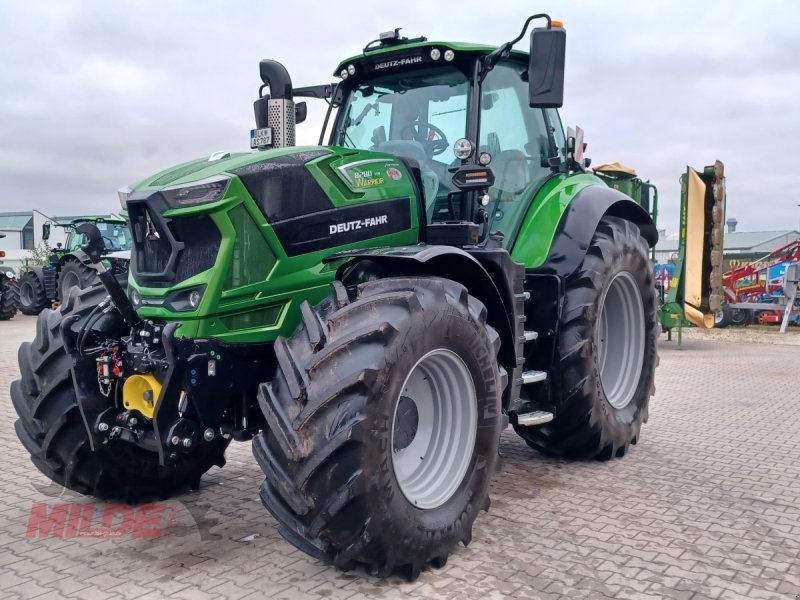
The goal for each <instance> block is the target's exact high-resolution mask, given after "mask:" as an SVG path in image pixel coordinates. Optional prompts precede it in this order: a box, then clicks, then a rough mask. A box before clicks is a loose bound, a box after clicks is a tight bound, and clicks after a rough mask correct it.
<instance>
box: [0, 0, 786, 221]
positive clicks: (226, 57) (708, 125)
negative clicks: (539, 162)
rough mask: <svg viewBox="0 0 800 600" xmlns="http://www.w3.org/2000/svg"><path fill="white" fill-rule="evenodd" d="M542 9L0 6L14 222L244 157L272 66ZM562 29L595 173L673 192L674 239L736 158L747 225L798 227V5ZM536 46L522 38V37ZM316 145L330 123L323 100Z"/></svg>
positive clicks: (665, 204)
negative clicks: (629, 173)
mask: <svg viewBox="0 0 800 600" xmlns="http://www.w3.org/2000/svg"><path fill="white" fill-rule="evenodd" d="M530 7H531V5H530V3H528V2H521V1H511V2H503V3H494V4H492V5H491V10H487V5H486V4H485V3H483V2H477V1H474V0H471V1H465V2H444V1H442V2H438V3H432V2H421V1H419V2H408V3H405V4H403V5H402V10H400V8H399V7H398V5H397V3H390V2H382V3H376V2H365V1H363V0H358V1H354V2H348V3H347V6H346V8H344V7H343V5H342V4H341V3H338V4H337V3H329V2H323V1H319V0H317V1H307V2H304V3H302V4H301V5H288V4H285V3H284V4H278V3H267V2H258V1H255V0H251V1H243V2H237V3H219V2H210V1H196V2H190V1H181V2H158V3H156V2H113V3H109V2H100V1H74V0H73V1H65V2H59V3H53V2H25V3H4V4H3V5H0V23H2V24H3V25H0V28H2V31H0V34H2V35H0V65H2V66H0V89H2V94H0V181H1V182H2V184H3V185H2V187H0V210H4V211H5V210H25V209H29V208H30V207H31V206H33V205H35V206H37V207H38V208H41V209H42V210H43V211H44V212H49V213H59V212H62V213H63V212H70V213H74V212H76V211H85V212H107V211H110V210H115V209H116V208H117V206H118V205H117V204H116V199H115V196H116V194H115V190H116V189H118V188H119V187H122V186H124V185H127V184H129V183H130V182H132V181H136V180H138V179H141V178H143V177H145V176H147V175H149V174H151V173H153V172H156V171H159V170H161V169H163V168H166V167H168V166H170V165H172V164H177V163H179V162H183V161H185V160H188V159H190V158H193V157H197V156H202V155H204V154H209V153H211V152H213V151H216V150H241V149H246V148H247V136H248V130H249V129H250V128H251V127H252V122H253V116H252V101H253V100H254V99H255V97H256V95H257V90H258V85H259V83H260V81H259V78H258V61H259V60H260V59H262V58H274V59H276V60H279V61H281V62H283V63H284V64H285V65H286V66H287V68H288V69H289V71H290V73H291V74H292V77H293V80H294V82H295V84H296V85H309V84H315V83H324V82H329V81H331V80H332V76H331V74H332V71H333V69H334V67H335V66H336V64H337V63H338V61H339V60H341V59H344V58H346V57H348V56H351V55H353V54H357V53H359V52H360V51H361V48H362V47H363V46H364V45H365V44H366V43H367V42H368V41H370V40H371V39H374V38H375V37H376V36H377V34H378V32H380V31H383V30H388V29H392V28H394V27H398V26H403V27H404V29H403V32H404V34H406V35H409V36H416V35H420V34H423V35H427V36H428V37H429V38H431V39H453V40H462V41H463V40H467V41H476V42H486V43H492V44H498V43H501V42H503V41H505V40H508V39H510V38H512V37H514V36H515V35H516V34H517V33H518V30H519V27H520V26H521V24H522V22H523V20H524V18H525V17H526V16H527V14H528V13H529V12H530ZM536 8H537V9H543V10H547V11H549V12H550V13H551V14H553V16H554V17H555V18H561V19H563V20H564V21H565V23H566V27H567V31H568V64H567V100H566V106H565V108H564V110H563V111H562V115H563V118H564V122H565V124H570V125H574V124H580V125H581V126H582V127H583V128H584V129H585V130H586V136H587V138H586V139H587V141H588V142H589V152H588V155H589V156H591V157H592V158H593V159H594V161H595V164H599V163H602V162H610V161H614V160H619V161H621V162H624V163H626V164H630V165H631V166H633V167H635V168H636V169H637V171H638V172H639V173H640V174H641V175H642V176H643V177H644V178H647V179H650V180H651V181H652V182H653V183H655V184H656V185H657V186H658V187H659V189H660V192H661V215H662V218H661V222H660V226H661V227H667V228H668V229H671V230H674V228H675V224H676V221H677V214H678V193H679V187H678V183H677V181H678V177H679V175H680V174H681V173H682V172H683V171H684V170H685V168H686V165H691V166H693V167H697V168H700V167H702V166H703V165H705V164H711V163H712V162H713V161H714V160H715V159H718V158H719V159H721V160H723V161H724V162H725V164H726V168H727V175H728V215H729V216H735V217H736V218H737V219H738V220H739V228H740V229H742V230H757V229H779V228H785V227H797V226H798V221H800V208H798V207H797V206H796V204H797V203H798V202H800V194H798V193H797V192H796V189H797V186H796V184H795V183H794V180H795V176H794V175H793V174H792V173H791V165H792V164H793V163H794V162H795V161H794V156H793V145H794V141H795V140H797V139H798V138H799V137H800V120H798V119H797V118H796V117H794V116H793V115H794V114H795V109H794V105H795V104H796V98H797V97H798V93H799V92H800V64H799V63H798V61H797V56H800V38H798V37H797V35H796V31H795V29H796V23H797V21H798V17H799V16H800V6H798V5H797V4H796V3H793V2H791V1H782V2H781V1H774V2H771V3H769V4H768V5H755V4H752V5H737V6H736V9H735V10H734V9H733V8H732V5H731V4H730V3H729V2H725V1H722V0H717V1H713V2H704V3H695V2H689V1H686V0H681V1H675V2H669V3H666V2H647V3H645V2H637V1H635V0H629V1H624V2H623V1H618V2H613V1H612V2H604V3H595V2H570V3H564V2H543V3H540V4H539V5H537V6H536ZM523 43H524V42H523ZM309 108H310V110H309V115H310V116H309V119H308V120H307V121H306V123H304V124H303V125H301V126H300V129H299V131H298V138H299V140H300V141H301V142H302V143H316V141H317V137H318V133H319V128H320V125H321V123H322V119H323V117H324V112H325V111H324V109H325V106H324V104H322V103H317V104H316V105H314V104H311V105H310V107H309Z"/></svg>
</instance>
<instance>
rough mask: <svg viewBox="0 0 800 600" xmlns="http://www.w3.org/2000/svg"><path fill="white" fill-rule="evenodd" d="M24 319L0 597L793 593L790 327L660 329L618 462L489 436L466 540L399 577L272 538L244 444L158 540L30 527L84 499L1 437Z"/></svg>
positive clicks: (797, 517) (0, 329)
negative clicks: (498, 459) (642, 412)
mask: <svg viewBox="0 0 800 600" xmlns="http://www.w3.org/2000/svg"><path fill="white" fill-rule="evenodd" d="M34 324H35V319H33V318H30V317H16V318H15V319H13V320H12V321H9V322H3V323H0V451H2V453H3V456H4V459H5V460H4V462H5V469H4V476H3V478H2V479H0V505H2V506H3V507H4V508H3V511H2V514H0V589H1V590H2V593H0V595H2V597H3V598H4V599H5V598H25V599H26V600H27V599H28V598H37V600H49V598H65V597H66V598H75V599H80V600H95V599H96V600H104V599H105V598H124V599H126V600H151V599H156V598H176V599H189V598H191V599H193V600H194V599H195V598H197V599H199V600H204V599H206V598H212V597H213V598H221V599H227V598H236V599H237V600H242V599H244V598H251V599H256V598H275V599H276V600H293V599H306V598H312V599H313V598H328V599H334V600H335V599H342V600H345V599H351V598H352V599H357V598H383V599H386V600H395V599H400V598H412V599H415V598H435V599H448V598H458V599H459V600H460V599H461V598H476V599H479V600H494V599H495V598H498V599H500V598H526V599H528V598H542V599H543V600H549V599H551V598H571V599H572V598H591V599H600V600H602V599H604V598H637V599H639V598H649V597H652V598H673V599H676V600H688V599H692V600H701V599H702V598H713V599H715V600H716V599H717V598H725V599H727V598H740V597H742V598H745V597H746V598H753V599H778V598H780V599H787V598H788V599H791V598H794V597H795V596H796V595H798V594H800V525H798V523H800V444H797V432H798V431H800V411H798V410H797V408H796V401H797V390H798V384H799V383H800V381H798V376H797V372H796V370H793V367H792V365H796V363H797V356H798V346H797V341H793V340H795V338H797V340H800V337H798V336H797V334H796V333H795V334H794V336H795V337H794V338H785V339H788V340H789V341H784V342H781V343H774V342H775V341H779V342H780V341H781V340H775V339H773V338H770V337H768V336H767V334H764V336H765V337H764V339H761V338H758V339H756V338H753V337H752V335H750V337H748V340H750V341H748V342H746V343H744V342H737V341H736V338H735V335H736V334H735V332H734V334H732V335H733V336H734V338H733V341H730V342H728V343H722V342H720V341H714V340H711V339H706V338H705V337H703V336H702V334H701V333H700V332H693V333H692V334H689V335H687V336H685V340H684V346H685V347H684V350H682V351H677V350H676V349H675V345H674V343H667V342H665V341H664V339H663V338H662V340H661V344H660V354H661V359H662V360H661V366H660V367H659V369H658V371H657V375H656V384H657V385H656V387H657V390H658V391H657V393H656V396H655V397H654V398H653V400H652V401H651V406H650V420H649V422H648V423H647V424H646V425H645V426H644V428H643V430H642V437H641V442H640V443H639V444H638V445H637V446H635V447H633V448H632V450H631V452H630V455H629V456H627V457H626V458H625V459H624V460H614V461H609V462H607V463H595V462H585V463H571V462H569V461H565V460H560V459H554V458H544V457H542V456H539V455H538V454H536V453H535V452H534V451H532V450H531V449H530V448H528V447H527V446H526V445H525V444H524V443H523V442H522V441H521V440H520V439H519V438H518V437H517V436H516V435H515V434H514V433H513V431H512V430H510V429H509V430H508V431H506V432H505V433H504V434H503V436H502V439H501V453H502V454H503V456H504V465H505V469H504V471H503V472H502V473H499V474H498V476H497V477H496V478H495V479H494V481H493V482H492V492H491V493H492V499H493V504H492V508H491V511H490V512H489V513H488V514H481V515H480V516H479V518H478V520H477V521H476V524H475V529H474V534H473V543H472V544H471V545H470V546H469V547H468V548H463V547H461V546H459V547H458V549H457V550H456V551H455V552H454V554H453V555H452V556H451V557H450V560H449V562H448V564H447V565H446V566H445V567H444V568H442V569H439V570H428V571H425V572H423V573H422V575H421V576H420V578H419V579H418V580H417V581H416V582H413V583H408V582H405V581H404V580H403V579H401V578H399V577H391V578H389V579H387V580H384V581H381V580H378V579H376V578H374V577H370V576H368V575H367V574H366V573H364V572H363V570H356V571H353V572H350V573H339V572H337V571H335V570H334V569H333V568H332V567H330V566H328V565H325V564H322V563H320V562H319V561H316V560H315V559H313V558H310V557H308V556H306V555H305V554H303V553H301V552H299V551H298V550H296V549H294V548H293V547H291V546H290V545H289V544H287V543H286V542H285V541H284V540H283V539H282V538H281V537H280V536H279V535H278V533H277V531H276V524H275V520H274V519H273V518H272V517H271V515H270V514H269V513H268V512H267V511H266V510H264V509H263V507H262V505H261V503H260V501H259V499H258V485H259V484H260V482H261V481H262V480H263V476H262V474H261V472H260V471H259V469H258V466H257V465H256V464H255V462H254V460H253V458H252V454H251V451H250V447H249V444H234V445H232V446H231V447H230V449H229V451H228V464H227V465H226V466H225V468H224V469H217V468H214V469H212V471H211V472H209V473H208V474H207V475H206V477H205V478H204V480H203V484H202V485H201V488H200V490H199V491H196V492H191V493H187V494H183V495H181V496H180V497H178V498H176V499H174V500H170V501H168V502H174V503H175V507H176V517H175V519H174V521H173V522H172V526H171V527H170V529H169V530H168V531H167V532H165V533H167V534H168V535H165V536H163V537H160V538H156V539H149V540H141V539H133V538H132V537H131V536H124V537H122V538H116V539H111V538H90V539H87V538H74V537H72V538H71V537H45V538H38V537H33V538H29V537H27V536H26V532H27V528H28V518H29V516H30V511H31V508H32V506H33V504H34V503H43V504H47V505H48V506H53V505H54V504H58V503H81V504H85V503H87V502H92V500H90V499H86V498H84V497H82V496H80V495H78V494H75V493H72V492H65V491H64V490H63V488H60V487H59V486H57V485H55V484H52V483H51V482H49V481H47V479H46V478H45V477H44V476H42V475H41V474H40V473H39V472H38V471H36V469H35V468H34V467H33V465H32V464H31V462H30V459H29V457H28V455H27V452H26V451H25V449H24V448H23V447H22V445H21V444H20V443H19V441H18V440H17V438H16V435H15V433H14V430H13V423H14V421H15V419H16V415H15V413H14V410H13V407H12V406H11V403H10V400H9V398H8V387H9V385H10V383H11V381H12V380H13V379H15V378H17V377H18V371H17V365H16V349H17V347H18V345H19V344H20V342H22V341H24V340H26V339H29V338H30V337H32V335H33V330H34ZM770 334H771V335H772V336H773V337H774V336H777V333H774V334H772V333H771V332H770ZM762 342H764V343H762ZM767 342H768V343H767ZM795 369H796V368H795ZM101 504H102V503H101ZM254 534H255V537H254V538H250V539H248V538H249V536H251V535H254ZM243 540H244V541H243Z"/></svg>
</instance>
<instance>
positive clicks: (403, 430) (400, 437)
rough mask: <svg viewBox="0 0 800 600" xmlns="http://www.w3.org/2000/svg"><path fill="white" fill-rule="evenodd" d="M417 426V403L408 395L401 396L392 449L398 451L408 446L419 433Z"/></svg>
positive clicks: (393, 432) (395, 420)
mask: <svg viewBox="0 0 800 600" xmlns="http://www.w3.org/2000/svg"><path fill="white" fill-rule="evenodd" d="M417 427H419V409H417V404H416V403H415V402H414V400H412V399H411V398H409V397H408V396H400V400H399V401H398V403H397V412H396V414H395V419H394V429H393V431H392V440H393V442H392V444H393V445H392V450H393V451H394V452H397V451H398V450H405V449H406V448H408V446H409V445H410V444H411V442H412V441H413V440H414V437H415V436H416V435H417Z"/></svg>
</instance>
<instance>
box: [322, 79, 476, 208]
mask: <svg viewBox="0 0 800 600" xmlns="http://www.w3.org/2000/svg"><path fill="white" fill-rule="evenodd" d="M467 92H468V82H467V77H466V76H465V75H464V74H463V73H462V72H461V71H459V70H458V69H456V68H455V67H437V68H433V69H419V70H415V71H414V72H404V73H392V74H387V75H384V76H383V77H379V78H376V79H373V80H370V81H369V82H366V83H363V84H359V85H357V86H356V87H355V88H354V89H353V90H352V91H351V92H350V93H349V94H348V97H347V99H346V101H345V102H344V105H343V106H342V109H341V111H340V115H341V116H340V120H339V122H338V127H337V129H336V130H335V131H334V135H333V138H334V139H333V143H334V144H336V145H339V146H344V147H347V148H358V149H361V150H376V151H378V152H389V153H391V154H394V155H396V156H399V157H401V158H408V159H412V160H415V161H416V162H417V163H419V165H420V171H421V175H422V183H423V188H424V189H423V194H424V195H425V202H426V205H427V207H428V213H429V214H428V218H429V220H436V218H435V217H436V215H434V214H433V212H434V205H435V203H436V199H437V198H440V199H442V200H444V203H445V204H446V200H447V196H448V194H449V193H450V192H452V191H456V190H455V188H454V186H453V185H452V183H451V181H450V179H451V177H452V175H451V174H448V172H447V168H448V167H450V166H451V165H455V164H459V163H460V161H458V160H456V159H455V157H454V155H453V152H452V144H453V142H455V141H456V140H458V139H460V138H463V137H465V131H466V123H467Z"/></svg>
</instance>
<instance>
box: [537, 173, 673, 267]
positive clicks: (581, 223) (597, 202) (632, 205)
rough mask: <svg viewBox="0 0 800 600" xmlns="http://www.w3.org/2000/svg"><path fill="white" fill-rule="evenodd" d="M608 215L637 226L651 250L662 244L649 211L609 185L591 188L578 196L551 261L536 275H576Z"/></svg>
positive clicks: (552, 248)
mask: <svg viewBox="0 0 800 600" xmlns="http://www.w3.org/2000/svg"><path fill="white" fill-rule="evenodd" d="M606 215H608V216H613V217H620V218H622V219H625V220H627V221H630V222H632V223H634V224H636V225H637V226H638V227H639V229H640V230H641V232H642V236H643V237H644V239H645V240H647V243H648V244H649V245H650V247H653V246H655V245H656V242H658V230H657V229H656V226H655V224H654V223H653V220H652V219H651V218H650V215H649V214H648V213H647V211H646V210H644V209H643V208H642V207H641V206H639V205H638V204H637V203H636V202H634V201H633V200H631V199H630V198H629V197H628V196H626V195H625V194H623V193H622V192H619V191H617V190H614V189H612V188H609V187H606V186H605V185H591V186H588V187H585V188H583V189H582V190H580V191H579V192H578V193H576V194H575V197H574V198H573V199H572V201H571V202H570V203H569V206H568V207H567V209H566V210H565V211H564V214H563V215H562V216H561V220H560V222H559V224H558V228H557V229H556V232H555V235H554V236H553V243H552V244H551V246H550V251H549V252H548V254H547V259H546V260H545V262H544V264H543V265H541V266H540V267H538V268H536V269H535V272H536V273H543V274H552V275H558V276H560V277H567V276H568V275H570V274H572V273H573V272H574V271H575V269H577V268H578V266H579V265H580V264H581V262H582V261H583V257H584V256H585V255H586V251H587V250H588V248H589V245H590V244H591V241H592V237H593V236H594V232H595V231H596V229H597V225H598V223H600V219H602V218H603V217H604V216H606Z"/></svg>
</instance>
